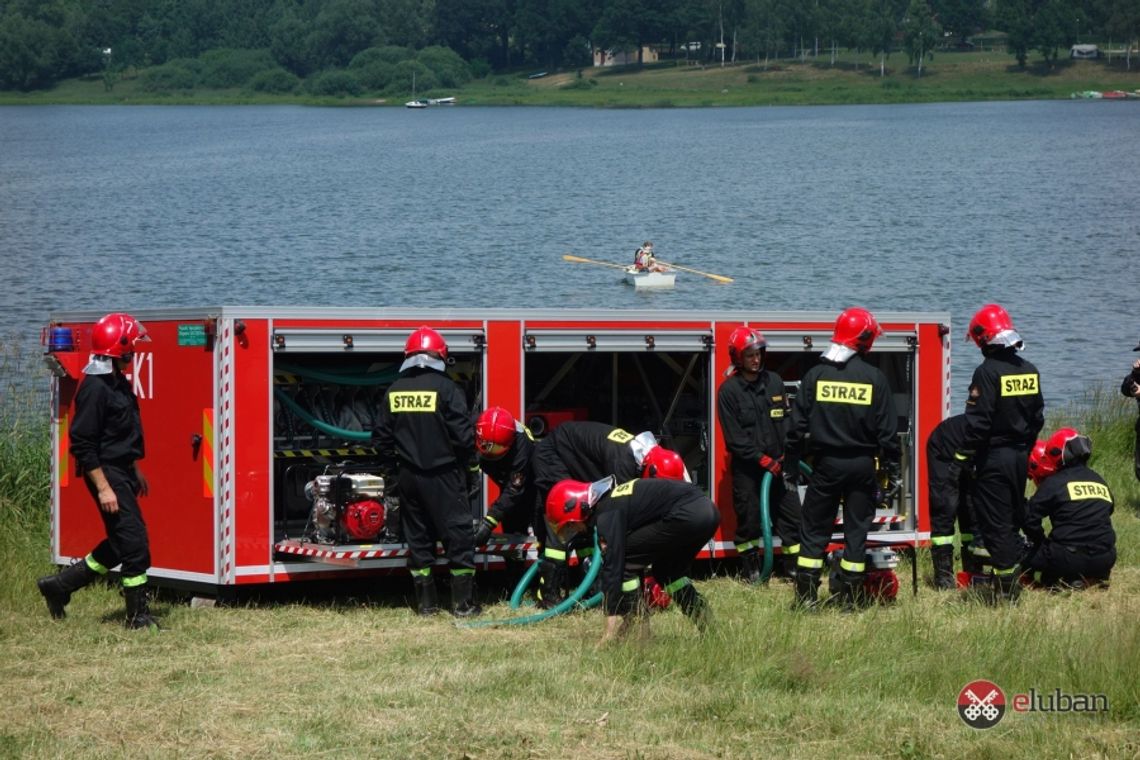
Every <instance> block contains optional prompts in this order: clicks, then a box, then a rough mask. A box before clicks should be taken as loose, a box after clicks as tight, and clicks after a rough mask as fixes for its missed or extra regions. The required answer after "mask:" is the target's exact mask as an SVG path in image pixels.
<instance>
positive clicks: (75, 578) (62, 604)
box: [36, 560, 99, 620]
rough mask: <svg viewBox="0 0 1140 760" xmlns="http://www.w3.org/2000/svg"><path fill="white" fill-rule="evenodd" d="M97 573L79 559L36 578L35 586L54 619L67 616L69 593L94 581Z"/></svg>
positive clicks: (97, 575)
mask: <svg viewBox="0 0 1140 760" xmlns="http://www.w3.org/2000/svg"><path fill="white" fill-rule="evenodd" d="M98 577H99V573H97V572H95V571H94V570H92V569H91V568H90V567H88V565H87V563H86V562H85V561H84V560H79V561H78V562H75V563H73V564H71V565H68V566H67V567H65V568H63V569H62V570H60V571H59V572H58V573H56V574H55V575H45V576H44V577H43V578H38V579H37V580H36V586H38V587H39V589H40V593H41V594H43V596H44V601H45V602H47V608H48V612H49V613H51V616H52V618H53V619H55V620H63V619H64V618H65V617H67V610H66V609H65V608H66V607H67V603H68V602H70V601H71V595H72V594H73V593H74V592H76V591H78V590H79V589H81V588H83V587H84V586H86V585H88V584H90V583H92V582H94V581H95V579H96V578H98Z"/></svg>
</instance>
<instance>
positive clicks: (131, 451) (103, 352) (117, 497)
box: [36, 313, 158, 629]
mask: <svg viewBox="0 0 1140 760" xmlns="http://www.w3.org/2000/svg"><path fill="white" fill-rule="evenodd" d="M149 340H150V338H148V337H147V334H146V328H144V327H143V326H142V324H141V323H139V321H138V320H136V319H135V318H134V317H132V316H130V315H129V314H122V313H115V314H108V315H106V316H105V317H103V318H102V319H100V320H99V321H98V322H96V323H95V326H94V328H92V330H91V359H90V361H89V362H88V364H87V366H86V367H84V368H83V374H84V375H85V377H84V378H83V381H82V382H81V383H80V385H79V390H78V391H77V392H76V394H75V418H74V419H73V420H72V421H71V428H70V431H69V435H70V439H71V448H70V450H71V454H72V456H74V457H75V461H76V464H77V465H78V468H79V470H80V472H82V473H83V479H84V482H85V483H86V484H87V490H88V491H89V492H90V493H91V498H92V499H93V500H94V501H95V506H97V507H98V508H99V516H100V517H101V518H102V519H103V528H104V530H105V531H106V533H107V537H106V538H105V539H104V540H102V541H100V542H99V544H98V545H97V546H96V547H95V548H94V549H92V550H91V552H90V553H89V554H88V555H87V556H86V557H85V558H84V559H83V560H82V561H81V562H76V563H75V564H73V565H71V566H70V567H67V568H64V569H63V570H62V571H61V572H59V573H57V574H56V575H49V576H47V577H44V578H40V579H38V580H37V581H36V584H37V585H38V586H39V589H40V593H41V594H43V597H44V601H45V602H47V607H48V612H49V613H51V616H52V617H53V618H55V619H57V620H58V619H61V618H63V617H66V615H67V613H66V611H65V608H66V607H67V604H68V602H70V601H71V595H72V594H73V593H74V592H76V591H78V590H79V589H81V588H83V587H84V586H87V585H89V584H90V583H92V582H93V581H94V580H95V579H96V578H99V577H100V576H104V575H106V574H107V572H108V571H109V570H110V569H111V568H113V567H115V565H119V564H120V563H121V564H122V567H121V568H120V579H121V583H122V586H123V596H124V597H125V599H126V605H127V616H126V621H125V623H126V626H127V627H128V628H136V629H140V628H147V629H157V628H158V621H156V620H155V618H154V616H153V615H151V612H150V606H149V602H148V600H147V577H146V571H147V570H148V569H149V568H150V543H149V540H148V537H147V530H146V522H144V520H143V515H142V508H141V507H140V506H139V503H138V497H139V496H145V495H146V493H147V482H146V479H145V478H144V477H143V475H142V473H141V472H140V471H139V469H138V465H137V462H138V460H140V459H142V458H143V455H144V453H145V448H144V444H143V429H142V419H141V417H140V415H139V403H138V399H137V398H136V397H135V394H134V391H133V390H132V387H131V383H130V381H129V380H127V379H126V377H124V376H123V370H125V369H126V368H128V367H129V366H130V365H131V360H132V358H133V357H134V351H135V344H136V343H139V342H143V341H149Z"/></svg>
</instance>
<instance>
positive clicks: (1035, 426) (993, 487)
mask: <svg viewBox="0 0 1140 760" xmlns="http://www.w3.org/2000/svg"><path fill="white" fill-rule="evenodd" d="M967 335H968V336H969V337H970V339H971V340H973V341H974V342H975V343H976V344H977V345H978V348H980V349H981V351H982V356H983V357H984V358H983V360H982V363H981V364H980V365H979V366H978V368H977V369H975V370H974V376H973V379H972V380H971V381H970V391H969V395H968V397H967V399H966V414H965V418H966V440H965V442H964V447H965V449H968V450H972V451H974V452H976V453H975V455H974V484H973V487H972V489H971V491H972V493H971V496H972V499H973V506H974V520H975V521H976V523H977V526H978V528H980V529H981V532H982V535H983V536H984V537H985V542H986V550H987V551H988V552H989V561H990V565H991V568H992V569H991V575H990V578H989V589H985V590H984V591H985V594H984V595H985V598H986V600H987V601H988V602H990V603H991V604H997V603H998V602H999V601H1000V602H1009V603H1011V604H1012V603H1015V602H1016V601H1017V597H1018V595H1019V594H1020V592H1021V584H1020V583H1019V582H1018V577H1017V576H1018V567H1017V564H1018V559H1020V557H1021V554H1022V552H1023V543H1022V540H1021V536H1020V534H1019V529H1020V528H1021V525H1022V522H1023V520H1024V518H1025V480H1026V475H1027V472H1026V468H1027V465H1028V459H1029V450H1030V449H1031V448H1032V447H1033V443H1034V441H1036V440H1037V434H1038V433H1039V432H1040V431H1041V428H1042V427H1043V426H1044V424H1045V411H1044V410H1045V403H1044V400H1043V397H1042V395H1041V376H1040V374H1039V373H1038V371H1037V367H1035V366H1033V365H1032V364H1031V363H1029V362H1028V361H1026V360H1025V359H1023V358H1021V357H1020V356H1019V355H1018V352H1019V351H1021V349H1022V348H1023V347H1024V343H1023V341H1022V339H1021V336H1020V335H1019V334H1018V333H1017V331H1016V330H1015V329H1014V327H1013V320H1011V319H1010V316H1009V313H1008V312H1006V310H1005V309H1004V308H1002V307H1001V306H999V305H998V304H987V305H985V306H983V307H982V308H981V309H979V310H978V312H977V313H976V314H974V317H973V318H972V319H971V320H970V326H969V330H968V332H967Z"/></svg>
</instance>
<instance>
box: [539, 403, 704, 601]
mask: <svg viewBox="0 0 1140 760" xmlns="http://www.w3.org/2000/svg"><path fill="white" fill-rule="evenodd" d="M532 466H533V468H534V480H535V487H536V489H537V491H538V503H539V506H540V508H543V507H544V505H545V504H546V496H547V494H549V493H550V489H551V488H553V487H554V485H555V484H556V483H558V482H559V481H562V480H567V479H574V480H580V481H585V482H587V483H592V482H594V481H596V480H601V479H602V478H605V477H607V476H609V475H613V476H614V478H615V479H616V480H617V481H618V482H619V483H624V482H626V481H629V480H633V479H634V478H638V477H665V478H680V479H684V480H688V479H689V475H688V472H687V471H686V470H685V465H684V462H682V461H681V457H680V456H679V455H677V453H676V452H673V451H670V450H669V449H665V448H663V447H661V446H659V445H658V444H657V439H656V438H655V437H654V436H653V434H652V433H649V432H644V433H640V434H638V435H636V436H635V435H632V434H630V433H628V432H626V431H625V430H623V429H621V428H619V427H614V426H612V425H607V424H605V423H602V422H564V423H562V424H561V425H559V426H558V427H556V428H555V429H554V430H553V431H552V432H551V433H550V434H549V435H547V436H546V437H545V438H543V439H542V440H541V441H539V442H538V445H537V446H536V448H535V452H534V458H533V460H532ZM574 548H575V547H571V546H568V545H566V544H564V543H563V542H562V541H561V540H560V539H559V538H558V537H557V536H552V535H550V534H549V533H548V534H547V535H546V540H545V541H544V542H543V546H542V550H541V554H540V560H541V562H542V566H541V569H540V571H539V584H540V590H539V604H540V605H541V606H544V607H550V606H554V605H555V604H557V603H558V602H559V601H560V600H561V599H562V595H563V588H562V587H563V584H564V582H565V576H566V561H567V559H568V558H569V553H570V551H571V550H572V549H574ZM577 548H578V556H579V557H580V558H581V557H582V556H583V555H588V554H589V553H590V552H591V551H592V547H589V546H580V547H577Z"/></svg>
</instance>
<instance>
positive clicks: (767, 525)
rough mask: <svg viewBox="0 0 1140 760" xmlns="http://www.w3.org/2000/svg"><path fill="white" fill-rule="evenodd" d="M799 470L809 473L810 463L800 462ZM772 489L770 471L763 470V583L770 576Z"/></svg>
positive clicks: (761, 569) (761, 571) (761, 570)
mask: <svg viewBox="0 0 1140 760" xmlns="http://www.w3.org/2000/svg"><path fill="white" fill-rule="evenodd" d="M800 472H802V473H804V474H805V475H811V465H809V464H808V463H807V462H800ZM771 491H772V473H770V472H765V473H764V477H763V479H762V480H761V481H760V527H761V530H763V532H764V565H763V566H762V567H761V568H760V582H761V583H764V582H766V581H767V580H768V579H769V578H771V577H772V562H773V559H774V557H773V552H772V521H771V513H772V512H771V504H770V503H769V498H768V496H769V494H770V493H771Z"/></svg>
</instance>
